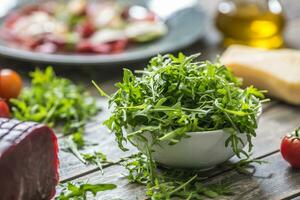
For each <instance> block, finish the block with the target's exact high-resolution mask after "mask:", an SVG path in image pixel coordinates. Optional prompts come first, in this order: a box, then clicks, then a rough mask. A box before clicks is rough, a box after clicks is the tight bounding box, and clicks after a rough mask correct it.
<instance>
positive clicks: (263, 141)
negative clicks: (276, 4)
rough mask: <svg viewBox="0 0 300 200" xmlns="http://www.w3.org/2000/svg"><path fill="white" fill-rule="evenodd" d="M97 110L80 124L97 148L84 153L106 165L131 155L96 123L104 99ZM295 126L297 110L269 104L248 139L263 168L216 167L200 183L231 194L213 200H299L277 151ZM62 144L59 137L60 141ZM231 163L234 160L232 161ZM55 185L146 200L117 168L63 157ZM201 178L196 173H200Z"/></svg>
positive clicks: (293, 173)
mask: <svg viewBox="0 0 300 200" xmlns="http://www.w3.org/2000/svg"><path fill="white" fill-rule="evenodd" d="M98 102H99V105H100V106H101V107H102V108H103V111H102V112H101V113H99V115H98V116H97V117H96V118H94V120H92V122H90V123H88V124H87V125H86V139H87V140H89V141H93V142H97V143H99V144H98V145H97V146H94V147H92V148H91V149H88V150H87V151H93V149H95V150H100V151H102V152H103V153H105V154H106V155H107V158H108V159H109V160H111V161H114V162H117V161H119V160H120V158H122V157H127V156H129V155H131V154H133V153H136V152H137V150H136V149H134V148H130V151H128V152H122V151H121V150H119V148H118V146H117V143H116V142H115V138H114V134H112V133H110V132H109V131H108V130H107V129H106V128H105V127H104V126H103V125H101V122H102V121H103V119H105V118H106V117H107V116H108V113H109V112H108V111H107V110H106V107H107V105H106V103H107V102H106V100H104V99H99V101H98ZM299 125H300V108H298V107H293V106H289V105H286V104H283V103H279V102H276V101H273V102H272V103H269V104H267V105H265V107H264V111H263V114H262V116H261V119H260V121H259V128H258V130H257V133H258V136H257V137H256V138H255V139H254V151H253V157H254V158H260V159H262V160H264V161H267V162H268V163H266V164H262V165H255V173H254V174H253V175H252V176H250V175H244V174H240V173H238V172H237V171H235V170H231V169H228V168H222V167H218V168H217V169H214V170H211V171H209V172H207V173H205V176H206V177H207V178H206V179H205V181H204V183H218V182H227V183H229V184H230V185H231V186H232V188H233V191H235V194H234V195H233V196H228V197H220V198H218V199H236V200H239V199H253V200H258V199H261V200H266V199H296V197H298V196H300V170H293V169H291V168H290V167H289V166H288V164H287V163H286V162H285V161H284V160H283V159H282V157H281V154H280V152H279V146H280V141H281V138H282V136H283V135H285V134H286V133H287V132H290V131H292V130H294V129H295V128H296V127H297V126H299ZM60 141H62V138H61V139H60ZM233 160H234V159H233ZM60 161H61V166H60V175H61V182H66V181H69V180H74V181H88V182H90V183H114V184H116V185H117V186H118V187H117V189H115V190H111V191H108V192H103V193H99V194H98V195H97V197H96V199H101V200H102V199H103V200H106V199H107V200H108V199H124V200H135V199H138V200H142V199H146V196H145V188H144V186H141V185H137V184H130V183H128V181H127V179H126V177H125V175H126V173H127V172H126V170H125V169H124V168H123V167H122V166H121V165H119V164H113V165H105V166H104V175H102V174H101V173H100V171H99V170H98V169H97V167H95V166H85V165H83V164H82V163H81V162H80V161H79V160H78V159H77V158H75V157H74V156H72V155H70V154H69V153H66V152H63V151H61V152H60ZM200 176H201V174H200Z"/></svg>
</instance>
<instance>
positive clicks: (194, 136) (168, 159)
mask: <svg viewBox="0 0 300 200" xmlns="http://www.w3.org/2000/svg"><path fill="white" fill-rule="evenodd" d="M187 135H189V136H190V137H189V138H183V139H182V140H180V141H179V142H178V143H176V144H175V145H169V142H168V141H165V142H161V143H159V144H157V145H154V146H153V150H154V152H153V154H152V155H153V158H154V160H155V161H157V162H158V163H160V164H163V165H166V166H170V167H175V168H193V169H200V170H201V169H202V170H207V169H210V168H213V167H215V166H216V165H218V164H221V163H223V162H225V161H227V160H228V159H229V158H231V157H232V156H234V153H233V151H232V148H231V146H230V144H229V145H228V147H225V141H226V140H227V138H228V137H229V136H230V133H229V132H226V131H224V130H215V131H204V132H189V133H187ZM145 136H146V138H147V139H148V140H151V137H150V133H145ZM240 137H241V138H242V140H243V142H244V144H245V145H246V144H247V139H246V134H241V135H240ZM135 142H137V143H138V145H137V146H138V148H139V149H140V151H142V152H144V151H145V146H144V145H143V144H142V143H140V142H138V141H137V140H135ZM144 153H145V152H144Z"/></svg>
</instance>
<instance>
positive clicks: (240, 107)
mask: <svg viewBox="0 0 300 200" xmlns="http://www.w3.org/2000/svg"><path fill="white" fill-rule="evenodd" d="M198 56H199V55H198V54H196V55H192V56H185V55H184V54H182V53H179V55H178V57H175V56H173V55H170V54H167V55H164V56H162V55H158V56H156V57H154V58H152V59H151V60H150V62H149V65H148V66H147V68H145V69H144V70H138V71H136V73H137V74H139V75H135V74H134V73H132V72H131V71H130V70H128V69H124V75H123V81H122V82H120V83H117V84H116V87H117V88H118V90H117V92H116V93H115V94H113V95H112V96H108V95H107V94H105V93H104V92H103V91H102V89H101V88H100V87H99V86H97V85H96V84H95V83H94V85H95V86H96V88H97V89H98V90H99V93H100V95H102V96H106V97H108V99H109V107H110V108H111V109H112V114H111V116H110V118H109V119H107V120H106V121H105V122H104V124H105V125H106V126H107V127H108V128H109V129H110V130H111V131H112V132H114V133H115V135H116V140H117V142H118V144H119V147H120V149H122V150H124V151H126V150H127V148H126V147H125V146H124V143H126V142H127V141H129V142H131V143H132V144H133V145H135V146H138V143H143V144H144V146H145V147H147V149H146V155H144V154H137V155H136V157H134V158H133V160H132V162H125V163H123V165H124V166H125V168H126V169H127V170H128V171H129V175H128V179H129V181H130V182H136V183H140V184H145V185H147V195H148V196H149V197H151V199H154V200H155V199H157V200H158V199H170V198H172V197H180V198H183V199H203V198H202V197H203V196H204V197H209V198H215V197H217V196H219V195H229V194H231V191H229V190H230V188H229V187H228V186H225V185H222V184H221V185H218V186H216V185H214V186H206V185H203V184H201V182H200V180H199V178H200V177H198V174H197V172H193V171H191V170H189V171H185V170H169V169H166V170H159V169H158V167H157V166H156V163H155V161H154V160H153V158H152V145H154V144H159V142H161V141H169V143H170V144H175V143H177V142H179V141H180V140H181V139H182V138H185V137H188V135H187V134H186V133H187V132H196V131H211V130H219V129H224V130H227V132H228V133H229V134H228V135H229V136H228V139H227V141H226V143H225V144H224V145H225V146H229V145H230V146H231V148H232V150H233V152H234V153H235V154H236V156H238V157H239V158H242V161H241V162H240V163H239V164H238V165H237V166H236V167H237V168H240V169H242V168H244V167H245V166H248V165H249V164H250V163H251V162H259V161H256V160H250V155H251V150H252V146H253V144H252V138H253V137H255V136H256V133H255V130H256V128H257V117H258V115H259V114H260V112H261V103H262V102H264V101H265V100H261V99H263V98H264V94H263V93H264V92H265V91H258V90H257V89H256V88H254V87H253V86H250V87H248V88H245V89H242V88H240V86H241V81H240V80H239V79H238V78H236V77H235V76H234V75H233V74H232V72H231V71H230V70H228V69H227V68H226V67H225V66H223V65H221V64H220V63H219V62H217V63H211V62H209V61H204V62H198V61H196V59H197V57H198ZM145 132H149V133H150V134H151V141H149V140H148V139H147V138H146V137H145V136H144V133H145ZM242 134H244V135H246V136H247V140H248V143H249V148H248V150H244V149H243V147H244V142H243V140H242V138H241V136H242Z"/></svg>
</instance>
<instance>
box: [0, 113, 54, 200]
mask: <svg viewBox="0 0 300 200" xmlns="http://www.w3.org/2000/svg"><path fill="white" fill-rule="evenodd" d="M57 153H58V145H57V138H56V136H55V134H54V132H53V131H52V130H51V129H50V128H49V127H47V126H45V125H41V124H37V123H34V122H20V121H18V120H15V119H5V118H0V200H19V199H20V200H33V199H39V200H44V199H45V200H46V199H51V198H52V197H53V196H54V195H55V186H56V185H57V183H58V179H59V177H58V165H59V163H58V155H57Z"/></svg>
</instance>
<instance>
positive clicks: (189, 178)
mask: <svg viewBox="0 0 300 200" xmlns="http://www.w3.org/2000/svg"><path fill="white" fill-rule="evenodd" d="M122 165H123V166H124V167H125V168H126V169H127V170H128V172H129V174H128V176H127V178H128V179H129V181H130V182H132V183H139V184H143V185H146V186H147V191H146V193H147V195H148V196H150V197H151V199H153V200H159V199H164V200H165V199H166V200H167V199H171V198H172V197H180V198H183V199H196V200H197V199H204V197H206V198H207V197H208V198H216V197H218V196H220V195H232V194H233V193H232V190H231V188H230V187H229V186H228V185H227V184H224V183H220V184H215V185H204V184H202V183H201V181H202V179H203V178H204V177H201V176H200V175H198V172H197V171H195V170H183V169H163V170H159V169H157V168H156V167H154V168H153V169H155V172H154V174H155V176H154V177H152V175H151V173H152V174H153V172H151V168H152V167H151V166H150V164H149V159H148V157H147V156H145V155H144V154H141V153H139V154H136V155H135V156H133V157H132V158H131V159H129V160H126V161H124V162H122ZM152 178H154V180H152ZM152 181H153V182H152Z"/></svg>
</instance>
